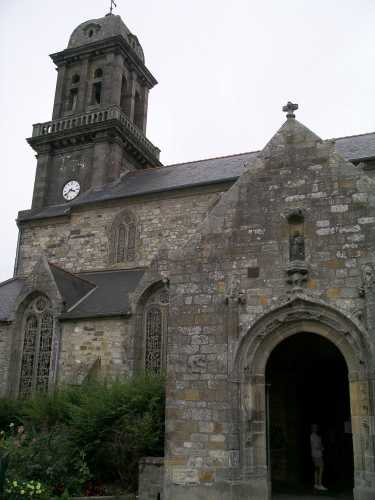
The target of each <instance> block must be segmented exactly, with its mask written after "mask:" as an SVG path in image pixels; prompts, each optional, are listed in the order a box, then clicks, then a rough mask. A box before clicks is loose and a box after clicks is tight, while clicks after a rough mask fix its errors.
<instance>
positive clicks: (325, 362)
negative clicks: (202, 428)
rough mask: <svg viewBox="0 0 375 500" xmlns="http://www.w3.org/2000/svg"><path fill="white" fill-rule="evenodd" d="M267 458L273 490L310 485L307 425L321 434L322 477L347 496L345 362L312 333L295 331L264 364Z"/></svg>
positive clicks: (349, 459)
mask: <svg viewBox="0 0 375 500" xmlns="http://www.w3.org/2000/svg"><path fill="white" fill-rule="evenodd" d="M266 387H267V410H268V418H267V434H268V439H267V443H268V455H269V456H268V463H269V466H270V474H271V481H272V492H273V496H274V495H277V493H290V494H293V493H294V494H296V495H303V494H304V493H306V494H308V493H311V492H312V490H313V483H314V480H313V479H314V476H313V465H312V461H311V452H310V433H311V425H312V424H318V425H319V427H320V433H321V436H322V440H323V444H324V447H325V451H324V463H325V471H324V477H323V483H324V484H325V485H326V486H327V487H328V489H329V492H330V493H331V494H332V493H333V494H336V493H337V494H340V495H341V494H343V493H347V494H348V496H347V497H345V498H348V499H349V498H352V496H351V491H352V489H353V445H352V434H351V414H350V394H349V380H348V368H347V364H346V361H345V359H344V357H343V355H342V354H341V352H340V351H339V349H338V348H337V347H336V346H335V345H334V344H333V343H332V342H331V341H329V340H327V339H326V338H324V337H322V336H320V335H317V334H314V333H304V332H302V333H297V334H295V335H293V336H291V337H288V338H286V339H284V340H283V341H282V342H281V343H279V344H278V345H277V346H276V347H275V348H274V349H273V351H272V352H271V354H270V356H269V358H268V361H267V366H266Z"/></svg>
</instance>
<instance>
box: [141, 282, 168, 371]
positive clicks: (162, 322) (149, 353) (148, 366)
mask: <svg viewBox="0 0 375 500" xmlns="http://www.w3.org/2000/svg"><path fill="white" fill-rule="evenodd" d="M168 305H169V293H168V290H166V289H164V288H163V289H161V290H158V291H157V292H156V293H154V294H153V295H151V297H150V298H149V299H148V300H147V303H146V306H145V308H144V316H143V338H144V368H145V370H146V371H148V372H152V373H160V372H161V370H162V369H163V368H165V362H166V360H165V357H166V356H165V347H166V336H167V319H168Z"/></svg>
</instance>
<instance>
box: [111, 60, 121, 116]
mask: <svg viewBox="0 0 375 500" xmlns="http://www.w3.org/2000/svg"><path fill="white" fill-rule="evenodd" d="M111 68H112V82H111V92H112V94H111V96H109V104H110V105H115V106H118V107H119V108H120V107H121V88H122V75H123V72H122V68H123V63H122V56H121V55H120V54H117V55H115V57H114V59H113V61H112V66H111Z"/></svg>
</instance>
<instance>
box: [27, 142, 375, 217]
mask: <svg viewBox="0 0 375 500" xmlns="http://www.w3.org/2000/svg"><path fill="white" fill-rule="evenodd" d="M331 140H335V141H336V149H337V151H338V152H339V153H340V154H341V155H342V156H343V157H344V158H345V159H346V160H349V161H355V160H360V159H365V158H373V157H375V132H373V133H369V134H362V135H355V136H351V137H341V138H338V139H331ZM258 153H259V152H258V151H253V152H249V153H242V154H237V155H232V156H225V157H220V158H211V159H207V160H199V161H194V162H190V163H181V164H177V165H170V166H166V167H160V168H155V169H148V170H137V171H134V172H129V173H128V174H126V175H124V176H122V177H121V178H120V179H118V180H116V181H115V182H112V183H111V184H107V185H105V186H103V187H102V188H100V189H96V190H90V191H87V192H86V193H84V194H83V195H82V196H79V197H78V198H77V199H76V200H74V201H72V202H70V203H69V204H67V203H64V204H61V205H54V206H51V207H46V208H44V209H42V210H41V211H38V212H32V211H30V210H26V211H23V212H20V213H19V215H18V220H19V221H25V220H33V219H43V218H48V217H58V216H62V215H68V214H69V213H70V210H71V209H72V208H74V207H77V206H81V205H85V204H88V203H96V202H101V201H106V200H113V199H118V198H129V197H133V196H141V195H149V194H153V193H162V192H168V191H173V190H177V189H184V188H191V187H198V186H203V185H212V184H217V183H222V182H234V181H235V180H236V179H237V178H238V177H239V175H240V174H241V172H242V170H243V169H244V166H245V164H247V163H249V162H251V161H253V160H254V159H255V158H256V156H257V155H258Z"/></svg>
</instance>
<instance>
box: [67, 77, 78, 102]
mask: <svg viewBox="0 0 375 500" xmlns="http://www.w3.org/2000/svg"><path fill="white" fill-rule="evenodd" d="M79 82H80V76H79V75H78V74H74V75H73V76H72V84H71V88H70V90H69V96H68V102H67V111H75V110H76V108H77V103H78V87H79Z"/></svg>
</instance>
